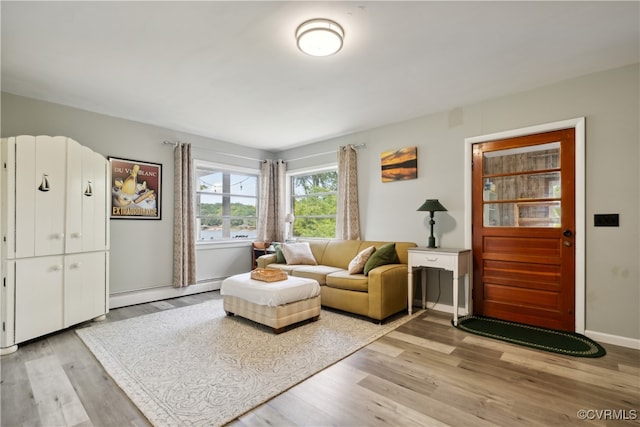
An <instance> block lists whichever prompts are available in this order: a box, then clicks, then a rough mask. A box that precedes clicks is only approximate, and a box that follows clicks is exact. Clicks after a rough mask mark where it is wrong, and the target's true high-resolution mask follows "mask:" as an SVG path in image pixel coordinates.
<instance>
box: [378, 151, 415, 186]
mask: <svg viewBox="0 0 640 427" xmlns="http://www.w3.org/2000/svg"><path fill="white" fill-rule="evenodd" d="M380 170H381V173H382V182H392V181H403V180H407V179H416V178H417V177H418V148H417V147H407V148H401V149H399V150H391V151H385V152H384V153H382V154H380Z"/></svg>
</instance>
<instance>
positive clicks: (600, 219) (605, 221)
mask: <svg viewBox="0 0 640 427" xmlns="http://www.w3.org/2000/svg"><path fill="white" fill-rule="evenodd" d="M593 226H594V227H620V214H595V215H593Z"/></svg>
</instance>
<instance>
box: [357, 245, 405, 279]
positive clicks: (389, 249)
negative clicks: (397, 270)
mask: <svg viewBox="0 0 640 427" xmlns="http://www.w3.org/2000/svg"><path fill="white" fill-rule="evenodd" d="M397 262H398V255H397V254H396V244H395V243H388V244H386V245H382V246H380V247H379V248H378V249H377V250H376V251H375V252H374V253H373V254H372V255H371V256H370V257H369V259H368V260H367V262H366V264H365V265H364V270H363V273H364V274H365V276H366V275H368V274H369V272H370V271H371V270H373V269H374V268H376V267H379V266H381V265H386V264H396V263H397Z"/></svg>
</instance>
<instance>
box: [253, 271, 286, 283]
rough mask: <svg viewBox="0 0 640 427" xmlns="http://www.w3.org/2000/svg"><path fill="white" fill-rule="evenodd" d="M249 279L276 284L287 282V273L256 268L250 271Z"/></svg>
mask: <svg viewBox="0 0 640 427" xmlns="http://www.w3.org/2000/svg"><path fill="white" fill-rule="evenodd" d="M251 278H252V279H254V280H260V281H262V282H278V281H280V280H287V273H285V272H284V271H282V270H277V269H275V268H256V269H255V270H252V271H251Z"/></svg>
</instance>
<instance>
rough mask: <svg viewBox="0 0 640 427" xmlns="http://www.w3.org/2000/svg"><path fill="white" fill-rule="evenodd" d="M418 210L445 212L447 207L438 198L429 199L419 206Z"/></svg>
mask: <svg viewBox="0 0 640 427" xmlns="http://www.w3.org/2000/svg"><path fill="white" fill-rule="evenodd" d="M418 210H419V211H427V212H444V211H446V210H447V208H445V207H444V206H442V204H441V203H440V202H439V201H438V199H427V200H426V201H425V202H424V203H423V204H422V206H420V207H419V208H418Z"/></svg>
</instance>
